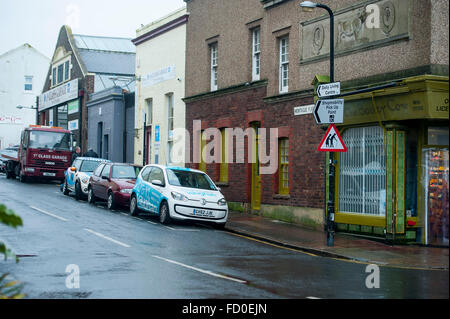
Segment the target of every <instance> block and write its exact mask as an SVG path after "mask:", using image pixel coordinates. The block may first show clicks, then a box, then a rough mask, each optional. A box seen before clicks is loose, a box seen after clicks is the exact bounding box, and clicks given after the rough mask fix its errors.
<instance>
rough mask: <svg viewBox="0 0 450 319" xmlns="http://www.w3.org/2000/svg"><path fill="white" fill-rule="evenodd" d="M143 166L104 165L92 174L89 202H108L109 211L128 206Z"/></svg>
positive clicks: (89, 186)
mask: <svg viewBox="0 0 450 319" xmlns="http://www.w3.org/2000/svg"><path fill="white" fill-rule="evenodd" d="M141 169H142V166H138V165H132V164H123V163H102V164H100V165H99V166H98V167H97V168H96V169H95V171H94V172H93V173H92V175H91V177H90V179H89V185H88V202H89V203H90V204H94V203H95V201H96V200H97V199H99V200H106V202H107V206H108V209H114V208H115V207H117V206H128V205H129V203H130V195H131V190H132V189H133V187H134V184H135V183H136V178H137V176H138V174H139V172H140V170H141Z"/></svg>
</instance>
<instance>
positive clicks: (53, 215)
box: [30, 206, 68, 222]
mask: <svg viewBox="0 0 450 319" xmlns="http://www.w3.org/2000/svg"><path fill="white" fill-rule="evenodd" d="M30 208H32V209H34V210H37V211H38V212H41V213H42V214H45V215H48V216H51V217H53V218H56V219H59V220H62V221H63V222H67V221H68V219H65V218H63V217H60V216H58V215H55V214H52V213H49V212H46V211H45V210H42V209H40V208H37V207H34V206H30Z"/></svg>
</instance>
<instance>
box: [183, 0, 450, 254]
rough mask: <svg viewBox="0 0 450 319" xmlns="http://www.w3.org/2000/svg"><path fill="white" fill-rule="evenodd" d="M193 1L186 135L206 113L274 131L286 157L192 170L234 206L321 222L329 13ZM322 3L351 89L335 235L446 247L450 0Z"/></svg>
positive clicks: (254, 0)
mask: <svg viewBox="0 0 450 319" xmlns="http://www.w3.org/2000/svg"><path fill="white" fill-rule="evenodd" d="M186 3H187V9H188V12H189V14H190V17H189V22H188V24H187V62H186V83H187V86H186V98H185V102H186V110H187V113H186V121H187V124H186V125H187V127H188V129H189V130H190V132H191V133H193V131H194V129H193V124H192V121H193V120H195V119H201V120H202V129H206V128H208V127H217V128H222V127H241V128H246V127H248V126H251V125H252V124H257V125H259V126H261V127H267V128H268V127H277V128H279V146H280V157H279V158H280V159H281V161H280V164H279V170H278V172H277V173H276V174H273V175H261V176H257V174H255V172H258V166H257V165H255V164H229V165H228V167H227V166H226V165H220V164H214V163H213V164H207V165H205V164H204V163H200V164H191V166H193V167H199V168H201V169H206V170H207V172H208V173H209V174H211V176H213V178H214V179H215V180H217V181H219V182H220V184H221V185H222V189H223V191H224V193H225V195H226V196H227V199H228V200H229V201H231V202H239V203H247V204H246V205H248V206H250V208H252V209H253V210H259V211H260V212H261V214H263V215H267V216H273V217H275V218H283V219H287V220H291V221H298V222H300V223H306V224H317V223H319V224H320V223H323V220H324V219H323V218H324V217H325V210H324V206H325V205H324V204H325V203H326V202H327V200H328V185H327V183H325V181H326V180H327V178H326V176H325V173H324V169H325V165H324V164H325V163H327V159H328V158H327V157H326V156H324V155H322V154H320V153H318V152H317V151H316V149H317V146H318V144H319V143H320V141H321V138H322V136H323V135H324V131H322V129H321V128H320V127H319V126H317V125H316V123H315V121H314V119H313V116H312V115H311V114H310V110H311V108H310V105H311V104H313V102H314V100H316V99H317V97H315V96H314V95H315V93H314V89H313V88H314V86H317V85H318V84H320V83H323V82H327V81H328V79H329V78H328V72H329V71H328V70H329V51H330V47H329V18H328V17H329V16H328V14H327V13H326V12H325V11H324V10H321V9H318V8H317V9H313V10H311V11H309V12H305V11H303V10H302V9H301V7H300V1H294V0H284V1H283V0H281V1H273V0H249V1H237V0H230V1H227V2H226V3H224V2H217V1H211V0H186ZM323 3H324V4H326V5H328V6H329V7H330V8H331V9H332V10H333V12H334V15H335V30H334V31H335V32H334V34H335V39H334V43H335V58H336V59H335V81H340V82H341V93H343V94H345V97H344V99H345V108H344V123H342V124H340V125H338V128H339V131H340V134H341V135H342V137H343V140H344V142H345V143H346V145H347V147H348V151H347V153H341V154H336V153H335V154H334V155H333V159H334V160H336V162H337V165H336V182H335V193H334V195H333V196H334V199H335V203H336V215H335V222H336V223H337V229H338V230H342V231H347V232H357V233H361V234H366V235H371V236H381V237H385V238H387V239H392V240H395V241H397V240H402V241H403V240H413V241H417V242H420V243H425V244H430V243H437V244H444V245H445V244H447V245H448V220H449V218H448V199H447V200H445V198H448V171H449V169H448V30H447V28H445V27H444V26H446V25H448V2H447V1H442V0H432V1H420V0H407V1H399V0H382V1H377V0H366V1H354V0H339V1H323ZM373 5H375V7H376V8H377V9H378V10H377V11H378V12H379V13H380V16H379V17H380V19H379V21H380V24H379V25H378V26H376V27H373V26H369V23H368V21H369V20H368V19H369V18H370V16H369V14H370V13H373V12H375V11H371V10H369V9H370V8H373ZM372 10H373V9H372ZM362 90H365V91H362ZM294 114H295V115H294ZM194 138H196V137H194ZM208 140H209V137H208ZM204 143H207V142H204ZM188 155H189V156H191V157H193V155H195V154H194V152H193V150H192V149H191V152H190V154H188ZM205 166H206V167H205ZM227 170H228V171H227ZM439 198H444V200H443V201H442V200H441V201H440V200H439ZM259 201H260V202H259ZM233 205H234V204H232V205H231V206H233ZM235 206H236V205H235Z"/></svg>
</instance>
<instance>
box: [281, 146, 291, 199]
mask: <svg viewBox="0 0 450 319" xmlns="http://www.w3.org/2000/svg"><path fill="white" fill-rule="evenodd" d="M278 148H279V155H280V156H279V161H278V192H279V194H281V195H288V194H289V140H288V139H287V138H282V139H280V140H279V146H278Z"/></svg>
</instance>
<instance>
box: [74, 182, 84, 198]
mask: <svg viewBox="0 0 450 319" xmlns="http://www.w3.org/2000/svg"><path fill="white" fill-rule="evenodd" d="M82 197H83V194H82V191H81V185H80V182H78V181H77V182H76V184H75V199H76V200H80V199H82Z"/></svg>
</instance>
